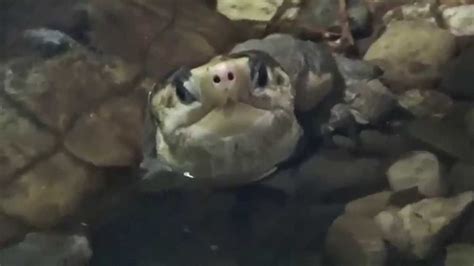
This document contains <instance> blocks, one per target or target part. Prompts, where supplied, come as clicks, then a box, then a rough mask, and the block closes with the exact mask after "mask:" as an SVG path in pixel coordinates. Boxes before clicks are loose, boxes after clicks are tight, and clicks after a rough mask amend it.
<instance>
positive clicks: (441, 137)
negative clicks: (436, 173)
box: [405, 119, 474, 162]
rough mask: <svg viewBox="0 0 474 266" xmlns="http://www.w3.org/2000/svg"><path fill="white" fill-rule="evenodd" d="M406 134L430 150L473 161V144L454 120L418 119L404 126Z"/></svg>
mask: <svg viewBox="0 0 474 266" xmlns="http://www.w3.org/2000/svg"><path fill="white" fill-rule="evenodd" d="M405 132H406V134H407V135H408V136H409V137H411V138H413V139H414V140H417V141H418V142H420V143H421V144H423V145H424V146H426V147H427V148H430V149H431V150H434V151H437V152H441V153H443V154H444V155H448V156H450V157H453V158H457V159H460V160H462V161H466V162H474V144H473V143H472V141H471V139H470V138H469V136H468V135H467V134H466V132H465V130H464V129H463V128H462V127H461V126H459V125H458V124H457V123H455V121H450V120H445V119H444V120H437V119H418V120H414V121H411V122H409V123H408V124H407V125H406V127H405Z"/></svg>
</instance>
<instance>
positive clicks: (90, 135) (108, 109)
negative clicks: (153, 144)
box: [65, 93, 146, 166]
mask: <svg viewBox="0 0 474 266" xmlns="http://www.w3.org/2000/svg"><path fill="white" fill-rule="evenodd" d="M145 100H146V96H145V95H144V94H143V93H134V94H133V95H129V96H125V97H117V98H112V99H110V100H108V101H106V102H105V103H104V104H102V105H101V106H100V107H98V108H97V109H96V110H92V111H91V112H89V113H88V114H85V115H83V116H82V117H81V118H80V119H79V120H78V121H77V123H76V124H75V126H74V127H73V128H72V130H71V131H70V132H69V134H68V135H67V136H66V140H65V145H66V147H67V148H68V149H69V150H70V151H71V152H72V153H74V154H75V155H76V156H77V157H79V158H81V159H82V160H84V161H87V162H90V163H93V164H94V165H97V166H129V165H130V163H131V162H134V161H137V159H138V157H137V154H139V153H140V150H141V144H142V140H141V136H142V135H143V132H142V129H143V121H144V118H143V110H144V106H145Z"/></svg>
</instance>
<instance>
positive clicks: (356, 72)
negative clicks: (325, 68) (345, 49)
mask: <svg viewBox="0 0 474 266" xmlns="http://www.w3.org/2000/svg"><path fill="white" fill-rule="evenodd" d="M334 58H335V59H336V63H337V66H338V69H339V71H341V73H342V76H343V77H344V80H345V83H346V86H350V85H352V84H354V83H357V81H368V80H372V79H376V78H377V77H379V76H380V75H381V74H383V73H382V70H381V69H380V68H379V67H377V66H376V65H374V64H371V63H369V62H366V61H364V60H358V59H351V58H347V57H345V56H342V55H339V54H336V55H335V56H334Z"/></svg>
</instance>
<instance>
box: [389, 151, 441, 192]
mask: <svg viewBox="0 0 474 266" xmlns="http://www.w3.org/2000/svg"><path fill="white" fill-rule="evenodd" d="M443 171H444V169H443V166H442V165H441V163H440V162H439V160H438V158H437V157H436V155H434V154H432V153H430V152H425V151H415V152H412V153H410V154H406V155H405V156H404V157H403V158H401V159H399V160H398V161H397V162H396V163H394V164H393V165H392V166H390V168H389V169H388V171H387V176H388V180H389V183H390V187H391V188H392V189H393V190H394V191H401V190H406V189H410V188H413V187H417V188H418V191H419V192H420V193H421V194H422V195H425V196H426V197H441V196H443V195H445V193H446V187H445V184H444V180H443V178H444V177H443V174H444V172H443Z"/></svg>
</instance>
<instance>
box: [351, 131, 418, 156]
mask: <svg viewBox="0 0 474 266" xmlns="http://www.w3.org/2000/svg"><path fill="white" fill-rule="evenodd" d="M359 140H360V146H359V149H360V150H361V151H363V152H365V153H370V154H377V155H384V156H391V157H393V156H395V157H398V156H399V155H401V154H402V153H405V152H408V151H410V150H411V149H412V145H411V143H410V142H409V140H407V139H406V138H404V137H403V136H401V135H400V134H386V133H381V132H379V131H377V130H372V129H367V130H363V131H361V132H360V134H359Z"/></svg>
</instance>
